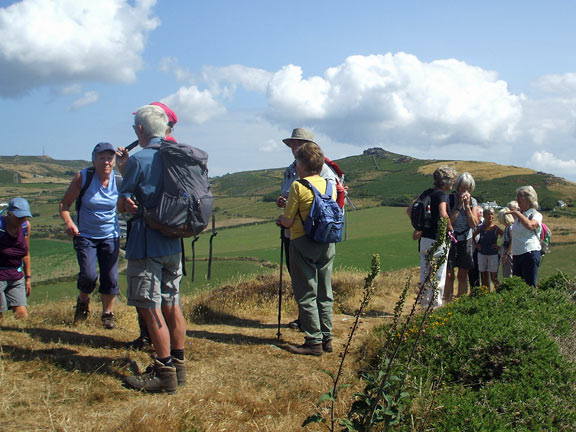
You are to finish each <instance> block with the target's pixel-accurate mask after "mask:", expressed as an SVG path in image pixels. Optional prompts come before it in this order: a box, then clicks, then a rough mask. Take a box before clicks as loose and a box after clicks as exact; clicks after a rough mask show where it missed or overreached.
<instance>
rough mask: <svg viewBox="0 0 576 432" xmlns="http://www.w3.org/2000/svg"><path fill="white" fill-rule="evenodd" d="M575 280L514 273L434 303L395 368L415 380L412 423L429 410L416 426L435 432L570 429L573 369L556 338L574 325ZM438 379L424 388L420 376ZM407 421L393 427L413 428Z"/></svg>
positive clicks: (574, 417) (575, 412)
mask: <svg viewBox="0 0 576 432" xmlns="http://www.w3.org/2000/svg"><path fill="white" fill-rule="evenodd" d="M573 287H574V281H571V280H569V279H568V278H566V276H565V275H562V274H558V275H556V276H553V277H551V278H548V279H547V280H546V281H543V282H542V284H541V285H540V287H539V288H534V287H530V286H528V285H526V284H525V283H524V282H523V281H522V280H521V279H520V278H517V277H513V278H508V279H505V280H504V281H503V282H502V284H501V285H500V287H499V288H498V291H497V292H494V293H490V294H486V293H485V292H484V291H483V290H482V289H478V290H477V291H478V294H480V295H477V296H474V297H466V298H462V299H461V300H459V301H456V302H454V303H451V304H449V305H448V306H446V307H443V308H440V309H437V310H435V311H434V312H433V314H432V315H431V316H430V317H429V321H428V324H427V325H426V328H425V332H423V333H422V334H421V336H420V337H421V340H420V343H419V344H418V346H417V350H416V352H415V359H414V360H415V361H413V362H412V364H413V366H412V368H411V370H408V371H407V370H406V367H405V366H403V362H404V361H406V359H408V358H409V356H410V352H409V348H410V347H411V344H410V342H411V341H412V338H414V337H415V333H414V332H408V334H409V336H408V340H407V341H406V343H404V344H403V345H402V350H403V351H402V352H401V357H400V358H399V359H400V362H399V363H398V364H397V365H396V366H395V368H396V370H395V371H394V372H393V373H394V374H401V373H406V372H407V373H408V374H409V376H408V381H407V382H410V383H412V384H413V386H414V389H413V391H412V392H411V393H412V395H413V396H412V398H413V399H412V402H411V408H410V411H411V413H412V415H413V417H414V418H413V419H412V422H415V423H416V424H418V423H419V422H422V419H423V418H424V417H426V416H427V422H428V423H427V425H426V427H425V428H422V430H424V429H426V430H436V431H454V430H458V431H478V430H570V428H571V427H572V426H573V425H574V424H576V406H575V405H574V402H573V401H574V400H576V388H575V387H574V385H573V383H574V382H576V368H575V366H574V365H573V364H572V363H570V362H569V361H568V360H567V359H566V358H564V357H563V356H562V355H561V354H560V349H559V346H558V344H557V340H558V339H557V338H561V337H563V336H564V335H568V334H570V333H571V332H573V331H574V322H576V304H575V303H574V302H573V301H571V293H573V292H574V290H573ZM440 378H441V383H440V388H439V389H438V390H437V392H436V393H435V394H433V392H432V391H430V390H428V393H426V392H423V391H422V390H423V387H422V383H425V382H431V381H432V380H434V379H440ZM431 404H432V406H433V407H435V408H433V409H432V410H431V411H430V412H426V411H427V409H428V407H430V406H431ZM408 423H410V421H408V420H407V419H406V418H405V419H404V422H403V424H405V426H401V427H399V429H401V430H412V429H410V428H411V427H413V426H414V423H413V424H412V425H411V426H409V425H408ZM417 429H418V428H417ZM419 430H420V429H419Z"/></svg>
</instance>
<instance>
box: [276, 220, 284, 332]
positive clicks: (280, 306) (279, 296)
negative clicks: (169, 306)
mask: <svg viewBox="0 0 576 432" xmlns="http://www.w3.org/2000/svg"><path fill="white" fill-rule="evenodd" d="M283 264H284V228H283V227H281V228H280V283H279V284H278V333H276V336H278V340H280V336H282V333H280V321H281V320H282V266H283Z"/></svg>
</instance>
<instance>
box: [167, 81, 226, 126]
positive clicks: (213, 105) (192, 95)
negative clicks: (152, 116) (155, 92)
mask: <svg viewBox="0 0 576 432" xmlns="http://www.w3.org/2000/svg"><path fill="white" fill-rule="evenodd" d="M162 103H165V104H166V105H168V106H169V107H170V108H172V109H173V110H174V111H175V112H176V114H177V115H178V120H179V121H181V120H184V121H187V122H190V123H193V124H201V123H205V122H206V121H208V120H210V119H211V118H213V117H216V116H218V115H222V114H224V113H225V112H226V108H224V106H223V105H222V104H220V103H219V102H218V101H216V100H215V99H214V97H213V96H212V94H211V93H210V91H208V90H198V87H196V86H190V87H180V88H179V89H178V91H177V92H176V93H174V94H171V95H170V96H167V97H165V98H163V99H162Z"/></svg>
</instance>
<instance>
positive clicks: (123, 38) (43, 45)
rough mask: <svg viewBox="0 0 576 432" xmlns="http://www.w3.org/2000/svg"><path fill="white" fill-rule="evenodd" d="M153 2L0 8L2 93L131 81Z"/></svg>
mask: <svg viewBox="0 0 576 432" xmlns="http://www.w3.org/2000/svg"><path fill="white" fill-rule="evenodd" d="M155 3H156V0H136V1H129V0H98V1H92V0H23V1H21V2H18V3H15V4H13V5H11V6H8V7H6V8H2V9H0V95H2V96H8V97H16V96H19V95H22V94H25V93H26V92H28V91H29V90H30V89H33V88H35V87H40V86H44V85H53V84H62V83H64V84H66V83H68V82H69V81H75V82H83V81H108V82H131V81H133V80H134V79H135V74H136V72H137V71H138V70H139V69H140V68H141V67H142V59H141V57H140V55H141V53H142V51H143V50H144V45H145V38H146V35H147V33H148V32H150V31H151V30H153V29H155V28H156V27H157V26H158V25H159V21H158V19H156V18H154V17H152V16H151V13H152V8H153V6H154V5H155Z"/></svg>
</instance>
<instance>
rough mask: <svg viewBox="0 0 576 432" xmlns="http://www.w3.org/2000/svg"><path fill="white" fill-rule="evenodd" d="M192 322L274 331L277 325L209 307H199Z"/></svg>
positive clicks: (193, 313) (191, 316) (192, 314)
mask: <svg viewBox="0 0 576 432" xmlns="http://www.w3.org/2000/svg"><path fill="white" fill-rule="evenodd" d="M189 318H190V321H191V322H193V323H194V324H197V325H202V324H222V325H229V326H233V327H244V328H259V329H274V328H276V327H277V324H268V323H263V322H262V321H258V320H253V319H248V318H240V317H237V316H234V315H230V314H228V313H225V312H219V311H216V310H213V309H211V308H210V307H207V306H204V305H202V306H197V307H196V308H195V309H194V311H193V312H192V313H191V314H190V316H189Z"/></svg>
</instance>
